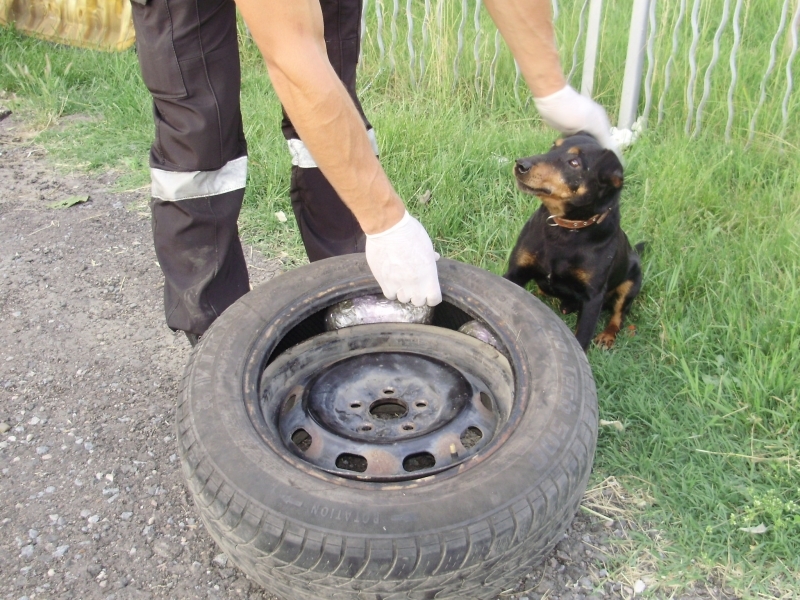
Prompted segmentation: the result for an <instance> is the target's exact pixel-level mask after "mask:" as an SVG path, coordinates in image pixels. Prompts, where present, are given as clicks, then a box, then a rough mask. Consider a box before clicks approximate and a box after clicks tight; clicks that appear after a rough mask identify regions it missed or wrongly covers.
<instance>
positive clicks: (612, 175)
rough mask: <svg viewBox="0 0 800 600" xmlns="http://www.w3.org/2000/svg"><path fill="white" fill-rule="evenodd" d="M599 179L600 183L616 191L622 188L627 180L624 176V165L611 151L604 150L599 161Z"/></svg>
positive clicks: (597, 167)
mask: <svg viewBox="0 0 800 600" xmlns="http://www.w3.org/2000/svg"><path fill="white" fill-rule="evenodd" d="M595 168H596V169H597V179H598V180H599V181H600V183H602V184H604V185H607V186H611V187H613V188H615V189H620V188H621V187H622V184H623V182H624V181H625V178H624V176H623V174H622V163H621V162H620V160H619V157H618V156H617V155H616V154H615V153H614V152H613V151H611V150H604V151H603V153H602V154H601V155H600V158H599V159H598V160H597V164H596V167H595Z"/></svg>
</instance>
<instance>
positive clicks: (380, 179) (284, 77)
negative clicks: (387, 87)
mask: <svg viewBox="0 0 800 600" xmlns="http://www.w3.org/2000/svg"><path fill="white" fill-rule="evenodd" d="M280 4H281V2H277V3H276V2H273V0H239V1H238V5H239V8H240V10H241V12H242V14H243V15H244V17H245V20H247V22H248V25H249V27H250V30H251V32H252V34H253V38H254V39H255V41H256V43H257V44H258V46H259V48H260V50H261V52H262V54H263V55H264V59H265V61H266V63H267V69H268V71H269V74H270V78H271V79H272V83H273V86H274V87H275V91H276V93H277V94H278V97H279V98H280V100H281V102H282V103H283V106H284V108H285V109H286V112H287V113H288V115H289V117H290V118H291V120H292V124H293V125H294V127H295V129H297V131H298V133H299V134H300V137H301V138H302V139H303V142H304V143H305V145H306V147H307V148H308V150H309V152H310V153H311V155H312V156H313V157H314V160H315V162H316V163H317V165H318V166H319V168H320V169H321V170H322V172H323V173H324V174H325V176H326V178H327V179H328V181H330V183H331V185H332V186H333V187H334V189H335V190H336V191H337V192H338V194H339V196H340V197H341V198H342V200H343V201H344V203H345V204H346V205H347V206H348V207H349V208H350V210H352V211H353V214H354V215H355V217H356V219H358V221H359V223H360V224H361V227H362V228H363V230H364V231H365V232H366V233H375V232H378V231H383V230H385V229H387V228H388V227H391V226H392V225H394V224H395V223H397V222H398V221H399V220H400V219H401V218H402V216H403V214H404V212H405V207H404V206H403V203H402V201H401V200H400V197H399V196H398V195H397V193H396V192H395V191H394V189H393V187H392V185H391V183H390V182H389V180H388V178H387V177H386V174H385V173H384V171H383V168H382V167H381V165H380V163H379V162H378V159H377V157H376V156H375V154H374V152H373V149H372V146H371V144H370V142H369V138H368V137H367V134H366V130H365V128H364V125H363V122H362V120H361V117H360V116H359V114H358V111H357V110H356V108H355V106H354V105H353V102H352V100H351V98H350V96H349V95H348V93H347V90H346V89H345V88H344V86H343V85H342V83H341V81H340V80H339V78H338V77H337V75H336V73H335V71H334V70H333V68H332V67H331V65H330V62H329V61H328V58H327V55H326V52H325V45H324V41H323V38H322V30H321V21H322V18H321V14H319V12H318V11H319V3H318V2H317V1H316V0H311V1H310V2H306V1H305V0H293V3H292V4H291V5H288V6H287V5H283V6H280ZM267 6H268V7H269V9H268V10H269V11H270V18H269V19H266V18H263V16H262V15H264V14H265V13H267V8H266V7H267ZM274 11H284V14H283V15H279V18H278V19H276V18H275V17H276V13H275V12H274ZM281 18H282V19H283V20H281ZM276 22H281V23H282V24H283V26H282V27H275V25H274V24H275V23H276Z"/></svg>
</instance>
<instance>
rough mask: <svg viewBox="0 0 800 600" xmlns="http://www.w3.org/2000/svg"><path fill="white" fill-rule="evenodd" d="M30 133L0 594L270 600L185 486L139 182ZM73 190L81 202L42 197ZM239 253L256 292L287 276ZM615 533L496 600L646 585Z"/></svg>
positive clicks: (20, 155) (7, 326)
mask: <svg viewBox="0 0 800 600" xmlns="http://www.w3.org/2000/svg"><path fill="white" fill-rule="evenodd" d="M25 131H26V129H25V125H24V123H22V122H20V121H18V120H17V118H16V116H14V115H11V116H10V117H8V118H5V119H3V120H2V121H0V473H1V474H0V598H3V599H8V600H26V599H27V600H33V599H34V598H36V599H38V598H76V599H93V598H102V599H106V600H112V599H116V600H125V599H137V600H138V599H148V598H174V599H178V600H190V599H194V598H211V599H215V598H220V599H223V598H239V597H245V598H254V599H270V600H278V599H277V598H276V597H275V596H272V595H270V594H269V593H267V592H265V591H263V590H261V589H260V588H258V586H256V585H255V584H253V583H251V582H250V581H249V580H248V579H247V578H246V577H245V576H244V575H243V574H242V573H241V572H240V571H238V570H237V569H236V568H235V566H233V565H232V564H231V563H230V562H228V560H227V558H226V556H225V555H224V554H222V553H221V551H220V550H219V549H218V548H217V547H216V546H215V544H214V542H213V541H212V540H211V538H210V537H209V536H208V535H207V534H206V532H205V531H204V529H203V527H202V525H201V524H200V523H199V522H198V518H197V517H196V513H195V511H194V507H193V505H192V501H191V498H190V497H189V495H188V493H187V490H186V487H185V485H184V482H183V479H182V475H181V472H180V467H179V464H178V459H177V456H176V454H175V452H176V448H175V430H174V424H173V418H174V407H175V399H176V395H177V389H178V380H179V378H180V376H181V372H182V369H183V366H184V363H185V361H186V359H187V358H188V356H189V353H190V346H189V344H188V342H187V340H186V339H185V337H184V336H183V335H182V334H174V333H172V332H171V331H170V330H169V329H168V328H167V327H166V326H165V324H164V320H163V313H162V282H161V272H160V269H159V267H158V264H157V263H156V259H155V255H154V252H153V248H152V243H151V238H150V220H149V213H148V210H147V205H146V202H147V196H146V190H137V191H131V192H122V193H120V192H116V191H113V190H115V189H116V187H115V185H114V182H115V181H116V179H117V177H118V174H116V173H114V172H108V173H104V174H102V175H100V176H96V175H92V176H89V175H87V174H85V173H80V172H73V173H71V174H65V172H64V169H63V167H62V168H59V169H57V168H56V167H55V166H53V165H52V163H51V162H50V161H49V160H48V158H47V157H46V156H45V152H44V151H43V150H42V149H41V148H38V147H37V146H36V145H35V144H33V143H32V142H31V141H30V140H29V139H28V137H27V136H26V135H25ZM76 195H84V196H85V195H88V196H89V200H88V201H87V202H84V203H80V204H76V205H74V206H72V207H69V208H59V209H56V208H51V207H50V205H51V204H52V203H54V202H58V201H62V200H64V199H67V198H70V197H72V196H76ZM246 254H247V256H248V257H249V264H250V272H251V277H252V279H253V283H254V285H257V284H258V283H260V282H263V281H265V280H267V279H269V278H271V277H272V276H273V275H275V274H277V273H279V272H280V271H281V269H282V268H283V265H282V263H281V262H280V260H278V259H266V258H264V257H263V256H261V254H260V253H259V252H257V251H254V250H253V249H252V248H250V247H247V248H246ZM625 530H626V526H625V524H624V523H620V522H618V521H614V522H611V521H610V519H606V520H603V519H595V518H592V519H589V518H587V516H586V515H584V514H581V515H579V517H578V518H576V520H575V522H574V523H573V525H572V527H571V528H570V530H569V531H568V533H567V536H566V537H565V539H564V540H563V541H562V542H561V543H559V545H558V546H557V548H556V549H555V550H554V552H553V554H552V556H551V557H549V558H548V559H547V560H546V561H545V563H544V564H543V565H542V566H541V567H539V568H538V569H535V570H534V571H532V572H531V573H530V575H529V576H528V577H527V578H525V579H523V580H521V581H520V582H519V585H518V586H517V587H516V588H514V589H512V590H507V591H506V592H504V593H503V594H502V595H501V597H502V598H503V599H507V600H538V599H540V598H542V597H547V598H553V599H563V600H567V599H570V600H580V599H584V598H592V599H595V598H598V599H599V598H603V597H620V596H622V597H626V598H630V597H632V596H633V595H634V594H635V593H636V592H641V591H643V590H644V589H645V588H646V587H649V584H645V583H644V582H643V581H639V582H634V581H625V582H619V581H612V579H611V578H610V577H609V576H608V572H607V571H606V570H605V569H604V565H603V557H604V554H605V553H606V552H610V549H609V544H608V542H609V540H610V539H611V538H613V537H617V538H624V537H626V535H627V534H626V532H625ZM699 595H702V596H706V594H705V593H704V594H698V596H699ZM708 596H712V597H713V596H715V594H714V593H713V592H712V591H711V590H709V593H708ZM685 597H687V598H688V597H689V596H685ZM691 597H695V596H694V595H693V596H691Z"/></svg>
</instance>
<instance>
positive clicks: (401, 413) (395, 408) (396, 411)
mask: <svg viewBox="0 0 800 600" xmlns="http://www.w3.org/2000/svg"><path fill="white" fill-rule="evenodd" d="M369 414H371V415H372V416H373V417H375V418H376V419H384V420H389V419H401V418H403V417H405V416H406V415H407V414H408V405H406V403H405V402H403V401H402V400H399V399H398V398H381V399H380V400H376V401H375V402H373V403H372V404H371V405H370V407H369Z"/></svg>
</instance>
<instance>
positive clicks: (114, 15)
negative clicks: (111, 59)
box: [0, 0, 135, 52]
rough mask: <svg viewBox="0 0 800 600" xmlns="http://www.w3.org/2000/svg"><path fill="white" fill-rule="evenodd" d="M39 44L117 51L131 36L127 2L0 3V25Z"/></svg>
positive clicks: (37, 0)
mask: <svg viewBox="0 0 800 600" xmlns="http://www.w3.org/2000/svg"><path fill="white" fill-rule="evenodd" d="M8 23H14V26H15V27H16V28H17V29H18V30H19V31H22V32H24V33H27V34H30V35H33V36H36V37H38V38H41V39H43V40H47V41H50V42H56V43H58V44H67V45H70V46H78V47H81V48H93V49H95V50H107V51H112V52H113V51H121V50H125V49H127V48H130V47H131V45H133V42H134V39H135V36H134V32H133V21H132V20H131V2H130V0H0V24H8Z"/></svg>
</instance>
